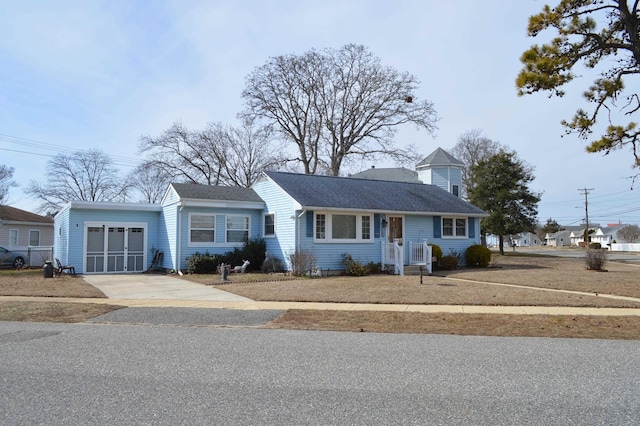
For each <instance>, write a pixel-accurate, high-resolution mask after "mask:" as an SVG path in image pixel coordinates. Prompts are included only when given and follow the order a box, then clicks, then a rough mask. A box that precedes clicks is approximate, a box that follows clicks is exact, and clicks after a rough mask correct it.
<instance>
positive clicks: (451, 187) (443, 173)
mask: <svg viewBox="0 0 640 426" xmlns="http://www.w3.org/2000/svg"><path fill="white" fill-rule="evenodd" d="M463 168H464V163H463V162H462V161H460V160H458V159H457V158H455V157H453V156H452V155H451V154H449V153H448V152H447V151H445V150H444V149H442V148H438V149H436V150H435V151H434V152H432V153H431V154H430V155H428V156H427V157H426V158H425V159H424V160H422V161H421V162H419V163H418V165H417V166H416V171H417V172H418V179H420V180H421V181H422V182H423V183H426V184H430V185H436V186H439V187H440V188H442V189H444V190H445V191H447V192H450V193H451V194H453V195H455V196H456V197H460V196H461V195H462V194H461V190H462V169H463Z"/></svg>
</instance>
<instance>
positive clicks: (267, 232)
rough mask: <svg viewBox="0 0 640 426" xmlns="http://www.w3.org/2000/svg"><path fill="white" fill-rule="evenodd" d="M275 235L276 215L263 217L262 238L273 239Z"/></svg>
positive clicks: (271, 214) (270, 214)
mask: <svg viewBox="0 0 640 426" xmlns="http://www.w3.org/2000/svg"><path fill="white" fill-rule="evenodd" d="M275 235H276V215H275V214H273V213H269V214H265V215H264V236H265V237H273V236H275Z"/></svg>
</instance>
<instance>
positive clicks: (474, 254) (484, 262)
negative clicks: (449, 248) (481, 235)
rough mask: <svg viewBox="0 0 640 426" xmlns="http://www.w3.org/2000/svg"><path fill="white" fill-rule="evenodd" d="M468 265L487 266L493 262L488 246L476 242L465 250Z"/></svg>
mask: <svg viewBox="0 0 640 426" xmlns="http://www.w3.org/2000/svg"><path fill="white" fill-rule="evenodd" d="M465 257H466V260H467V266H477V267H480V268H486V267H487V266H489V263H491V250H489V249H488V248H487V247H485V246H482V245H479V244H474V245H472V246H470V247H469V248H468V249H467V251H466V252H465Z"/></svg>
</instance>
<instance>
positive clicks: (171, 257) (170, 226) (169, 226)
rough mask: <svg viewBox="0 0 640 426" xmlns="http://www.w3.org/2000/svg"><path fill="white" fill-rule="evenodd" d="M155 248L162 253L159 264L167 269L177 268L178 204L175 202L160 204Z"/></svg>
mask: <svg viewBox="0 0 640 426" xmlns="http://www.w3.org/2000/svg"><path fill="white" fill-rule="evenodd" d="M157 248H158V250H160V251H161V252H162V253H163V257H162V265H161V266H162V267H163V268H165V269H168V270H177V269H178V266H177V265H178V261H177V255H178V206H177V205H176V204H170V205H163V206H162V215H160V231H159V233H158V247H157Z"/></svg>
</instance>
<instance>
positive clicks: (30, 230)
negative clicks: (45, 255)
mask: <svg viewBox="0 0 640 426" xmlns="http://www.w3.org/2000/svg"><path fill="white" fill-rule="evenodd" d="M32 232H37V233H38V244H36V245H35V246H34V247H39V246H40V237H41V235H42V233H41V232H40V230H39V229H29V245H30V246H33V245H32V244H31V233H32Z"/></svg>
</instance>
